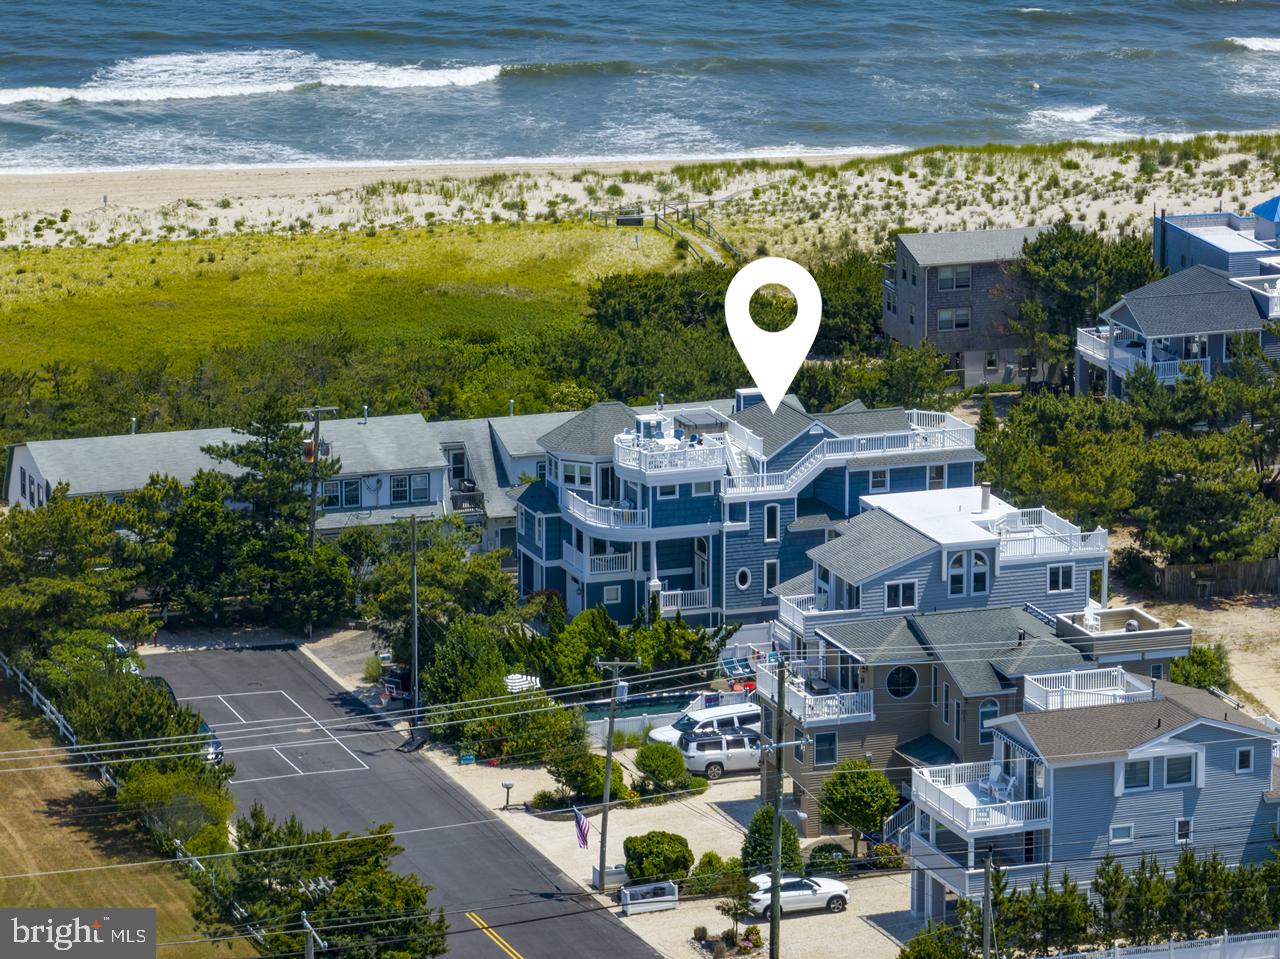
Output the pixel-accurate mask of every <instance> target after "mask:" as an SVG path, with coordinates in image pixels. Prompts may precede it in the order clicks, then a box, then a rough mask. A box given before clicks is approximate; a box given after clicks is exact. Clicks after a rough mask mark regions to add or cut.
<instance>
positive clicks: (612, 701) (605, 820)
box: [596, 659, 640, 892]
mask: <svg viewBox="0 0 1280 959" xmlns="http://www.w3.org/2000/svg"><path fill="white" fill-rule="evenodd" d="M625 666H634V667H636V669H639V668H640V660H638V659H637V660H636V661H635V662H623V661H620V660H610V661H609V662H601V661H600V659H596V669H600V670H604V669H609V670H612V671H613V684H612V685H611V686H610V687H609V725H608V729H607V731H606V733H605V737H604V797H603V798H604V802H603V805H602V806H601V808H600V875H599V877H598V878H599V889H600V891H601V892H604V889H605V882H604V870H605V865H606V863H605V858H606V852H607V848H608V842H609V800H610V799H611V798H612V797H613V717H614V713H615V711H616V710H617V708H618V673H619V671H621V670H622V668H623V667H625Z"/></svg>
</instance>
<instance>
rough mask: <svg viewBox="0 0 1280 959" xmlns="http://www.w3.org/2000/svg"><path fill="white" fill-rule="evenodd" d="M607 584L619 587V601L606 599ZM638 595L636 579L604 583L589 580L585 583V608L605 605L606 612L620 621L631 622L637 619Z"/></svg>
mask: <svg viewBox="0 0 1280 959" xmlns="http://www.w3.org/2000/svg"><path fill="white" fill-rule="evenodd" d="M606 586H617V587H618V594H619V600H618V602H616V603H606V602H605V601H604V589H605V587H606ZM637 595H638V594H637V591H636V589H635V584H634V581H633V580H631V579H625V580H616V581H613V582H603V583H592V582H589V583H587V584H586V585H585V590H584V593H583V603H584V605H583V608H584V609H593V608H594V607H596V606H603V607H604V609H605V612H607V613H608V614H609V615H610V616H612V617H613V618H614V619H615V620H617V621H618V622H620V623H629V622H630V621H631V620H633V619H635V616H636V599H637ZM639 595H644V594H639Z"/></svg>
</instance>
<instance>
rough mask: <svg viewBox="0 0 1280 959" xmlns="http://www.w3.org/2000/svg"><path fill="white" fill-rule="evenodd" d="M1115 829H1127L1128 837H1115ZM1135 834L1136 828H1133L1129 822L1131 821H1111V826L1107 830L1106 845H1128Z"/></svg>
mask: <svg viewBox="0 0 1280 959" xmlns="http://www.w3.org/2000/svg"><path fill="white" fill-rule="evenodd" d="M1117 829H1127V830H1129V835H1128V838H1121V839H1117V838H1116V830H1117ZM1136 834H1137V830H1135V829H1134V828H1133V823H1131V822H1118V823H1112V824H1111V828H1110V829H1108V830H1107V845H1109V846H1127V845H1129V844H1130V843H1131V842H1133V840H1134V837H1135V835H1136Z"/></svg>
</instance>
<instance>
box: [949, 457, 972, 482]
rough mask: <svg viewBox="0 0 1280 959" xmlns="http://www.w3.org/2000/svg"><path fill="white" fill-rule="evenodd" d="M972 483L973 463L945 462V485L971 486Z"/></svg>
mask: <svg viewBox="0 0 1280 959" xmlns="http://www.w3.org/2000/svg"><path fill="white" fill-rule="evenodd" d="M972 485H973V464H972V463H949V464H947V486H948V487H956V486H972Z"/></svg>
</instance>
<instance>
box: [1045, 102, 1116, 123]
mask: <svg viewBox="0 0 1280 959" xmlns="http://www.w3.org/2000/svg"><path fill="white" fill-rule="evenodd" d="M1106 109H1107V106H1106V104H1105V103H1104V104H1100V105H1096V106H1091V107H1060V108H1058V109H1052V108H1046V109H1043V110H1032V111H1031V113H1030V114H1029V116H1030V117H1031V118H1034V119H1036V120H1040V121H1044V122H1047V123H1088V122H1089V121H1090V120H1096V119H1097V118H1098V117H1100V116H1102V114H1103V113H1105V112H1106Z"/></svg>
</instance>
